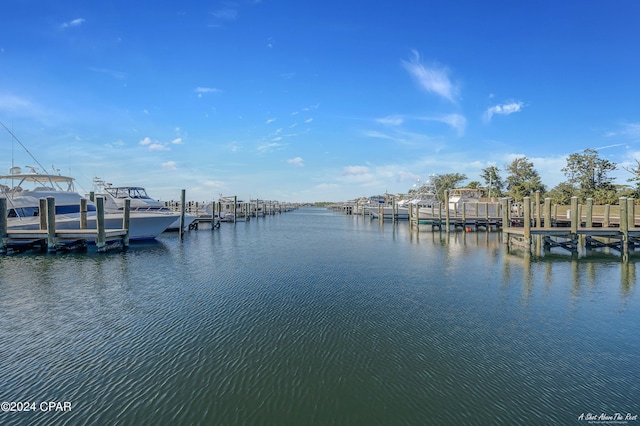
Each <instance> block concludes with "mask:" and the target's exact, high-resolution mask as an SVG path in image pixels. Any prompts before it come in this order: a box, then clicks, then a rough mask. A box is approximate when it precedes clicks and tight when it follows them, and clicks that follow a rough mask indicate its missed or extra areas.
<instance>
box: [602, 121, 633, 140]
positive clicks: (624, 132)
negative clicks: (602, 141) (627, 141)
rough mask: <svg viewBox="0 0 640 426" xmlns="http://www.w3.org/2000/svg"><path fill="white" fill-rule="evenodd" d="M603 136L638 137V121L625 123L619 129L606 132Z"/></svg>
mask: <svg viewBox="0 0 640 426" xmlns="http://www.w3.org/2000/svg"><path fill="white" fill-rule="evenodd" d="M605 136H607V137H612V136H625V137H629V138H634V139H635V138H640V123H625V124H623V125H622V126H621V129H620V130H616V131H612V132H608V133H607V134H606V135H605Z"/></svg>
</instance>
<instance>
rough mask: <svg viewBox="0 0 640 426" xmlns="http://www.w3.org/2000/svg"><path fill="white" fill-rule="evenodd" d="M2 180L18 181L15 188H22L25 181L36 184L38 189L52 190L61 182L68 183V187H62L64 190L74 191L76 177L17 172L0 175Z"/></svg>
mask: <svg viewBox="0 0 640 426" xmlns="http://www.w3.org/2000/svg"><path fill="white" fill-rule="evenodd" d="M0 179H1V180H11V181H12V182H15V181H18V184H17V185H13V189H16V190H22V185H23V184H24V183H25V182H28V183H30V184H32V186H36V190H50V189H53V186H58V187H59V188H60V185H59V184H60V183H66V184H67V188H66V189H63V188H60V189H62V190H63V191H73V190H74V189H73V181H74V179H73V178H72V177H69V176H62V175H48V174H41V173H16V174H10V175H0Z"/></svg>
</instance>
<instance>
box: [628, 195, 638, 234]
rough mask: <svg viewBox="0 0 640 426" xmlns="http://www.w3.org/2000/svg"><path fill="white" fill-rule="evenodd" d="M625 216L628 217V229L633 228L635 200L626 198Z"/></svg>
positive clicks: (634, 224)
mask: <svg viewBox="0 0 640 426" xmlns="http://www.w3.org/2000/svg"><path fill="white" fill-rule="evenodd" d="M627 214H628V215H629V228H635V226H636V200H635V199H634V198H632V197H631V198H627Z"/></svg>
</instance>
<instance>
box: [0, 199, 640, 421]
mask: <svg viewBox="0 0 640 426" xmlns="http://www.w3.org/2000/svg"><path fill="white" fill-rule="evenodd" d="M637 261H638V257H637V255H634V256H632V257H631V261H630V262H629V263H626V264H624V263H622V262H621V261H620V260H619V256H618V255H616V254H606V253H604V254H603V253H594V254H590V255H589V256H581V257H579V258H578V257H572V256H571V255H569V254H565V253H562V252H558V254H553V255H550V256H545V257H537V256H525V255H524V254H523V253H509V252H507V250H506V249H505V248H504V247H503V245H502V243H501V242H500V241H499V234H498V233H485V232H478V233H467V234H465V233H453V234H450V235H449V236H447V235H446V234H441V233H439V232H436V233H432V232H430V231H428V232H425V231H421V232H420V233H418V234H416V233H412V232H410V231H409V229H408V224H407V223H406V222H404V223H400V224H398V225H395V226H394V225H393V224H391V223H385V224H384V225H380V224H379V223H378V222H377V221H369V219H364V220H363V219H362V218H357V217H350V216H342V215H339V214H335V213H333V212H331V211H328V210H324V209H312V208H308V209H300V210H298V211H295V212H291V213H287V214H283V215H280V216H274V217H267V218H261V219H259V220H255V219H254V220H252V221H251V222H249V223H238V224H237V225H235V226H234V225H232V224H222V226H221V228H220V229H218V230H214V231H211V230H209V229H200V230H199V231H195V232H194V231H192V232H190V233H189V234H188V235H186V236H185V239H184V241H183V242H182V243H180V242H179V240H178V238H177V235H175V234H168V235H163V236H161V237H160V238H159V239H158V241H157V242H154V243H146V244H137V245H133V246H132V247H131V248H130V249H129V250H128V251H127V252H126V253H109V254H106V255H99V254H96V253H92V252H91V251H90V252H89V253H88V254H71V255H69V254H64V255H39V254H38V255H33V254H27V255H17V256H9V257H1V258H0V314H1V317H0V339H1V342H2V343H1V344H0V401H34V402H36V403H37V404H39V403H40V402H42V401H54V402H71V403H72V408H71V411H68V412H57V413H56V412H42V411H40V408H39V406H38V409H37V411H36V412H0V423H1V424H42V425H45V424H46V425H49V424H74V425H75V424H100V425H102V424H148V425H156V424H172V425H176V424H198V423H199V424H221V425H234V424H266V425H268V424H291V425H303V424H304V425H307V424H313V425H328V424H347V425H352V424H363V425H371V424H384V425H387V424H388V425H396V424H416V425H423V424H465V425H466V424H487V425H489V424H509V425H511V424H532V425H544V424H587V422H586V420H582V421H581V420H578V418H579V416H580V415H581V414H584V415H585V416H586V415H589V414H591V415H597V416H600V415H601V414H603V413H604V414H606V415H614V414H615V413H621V414H622V415H623V416H626V414H627V413H629V414H631V415H637V414H640V338H639V336H640V303H639V302H640V297H639V296H638V289H637V286H636V283H635V281H636V272H635V270H636V262H637ZM638 418H639V419H640V417H638ZM629 424H640V420H636V421H630V423H629Z"/></svg>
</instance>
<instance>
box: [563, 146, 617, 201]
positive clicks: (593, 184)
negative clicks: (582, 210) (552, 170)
mask: <svg viewBox="0 0 640 426" xmlns="http://www.w3.org/2000/svg"><path fill="white" fill-rule="evenodd" d="M616 168H617V166H616V163H614V162H611V161H609V160H607V159H606V158H602V157H600V156H599V155H598V151H596V150H595V149H591V148H587V149H585V150H584V151H583V152H582V153H581V154H580V153H574V154H571V155H570V156H569V157H567V165H566V166H565V167H563V168H562V172H563V173H564V174H565V176H566V177H567V178H568V179H569V183H570V184H572V185H573V186H574V187H575V188H577V189H578V194H577V195H578V196H579V197H580V198H581V199H582V200H586V199H587V198H593V199H594V201H596V202H597V203H602V202H606V199H608V198H609V196H610V192H611V191H612V190H613V191H615V186H614V185H613V180H614V179H613V178H611V177H610V176H609V172H612V171H614V170H616Z"/></svg>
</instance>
